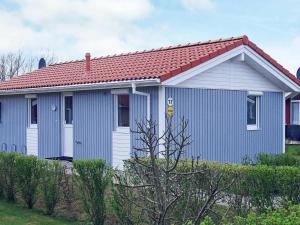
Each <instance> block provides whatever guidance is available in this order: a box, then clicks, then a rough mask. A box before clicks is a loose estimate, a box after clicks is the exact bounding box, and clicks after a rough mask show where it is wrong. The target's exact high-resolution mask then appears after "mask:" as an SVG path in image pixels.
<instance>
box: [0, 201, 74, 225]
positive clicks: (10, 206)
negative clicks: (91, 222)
mask: <svg viewBox="0 0 300 225" xmlns="http://www.w3.org/2000/svg"><path fill="white" fill-rule="evenodd" d="M0 224H1V225H71V224H73V225H79V223H77V222H75V221H72V220H68V219H66V218H61V217H50V216H46V215H44V214H43V213H42V212H41V211H37V210H34V209H33V210H29V209H26V208H24V207H22V206H20V205H18V204H15V203H7V202H4V201H0Z"/></svg>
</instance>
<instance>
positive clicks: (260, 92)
mask: <svg viewBox="0 0 300 225" xmlns="http://www.w3.org/2000/svg"><path fill="white" fill-rule="evenodd" d="M263 94H264V93H263V92H262V91H248V95H253V96H262V95H263Z"/></svg>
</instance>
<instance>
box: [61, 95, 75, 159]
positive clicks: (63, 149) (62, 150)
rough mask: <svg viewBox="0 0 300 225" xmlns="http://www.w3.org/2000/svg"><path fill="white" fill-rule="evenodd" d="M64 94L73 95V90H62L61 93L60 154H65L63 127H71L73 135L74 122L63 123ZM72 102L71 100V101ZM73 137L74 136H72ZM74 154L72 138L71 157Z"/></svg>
mask: <svg viewBox="0 0 300 225" xmlns="http://www.w3.org/2000/svg"><path fill="white" fill-rule="evenodd" d="M66 96H73V92H62V93H61V104H60V105H61V110H60V111H61V112H60V113H61V156H64V157H68V156H65V127H69V128H72V129H73V135H74V124H71V125H70V124H68V125H67V124H65V121H66V120H65V97H66ZM72 103H73V102H72ZM73 139H74V136H73ZM73 156H74V140H73V149H72V157H73Z"/></svg>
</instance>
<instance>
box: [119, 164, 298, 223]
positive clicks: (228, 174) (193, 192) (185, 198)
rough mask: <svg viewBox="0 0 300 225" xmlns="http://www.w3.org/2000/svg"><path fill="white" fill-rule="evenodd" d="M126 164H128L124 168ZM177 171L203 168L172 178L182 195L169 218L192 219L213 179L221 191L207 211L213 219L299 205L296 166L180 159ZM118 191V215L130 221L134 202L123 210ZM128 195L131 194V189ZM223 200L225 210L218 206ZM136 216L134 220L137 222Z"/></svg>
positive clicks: (204, 200) (212, 186)
mask: <svg viewBox="0 0 300 225" xmlns="http://www.w3.org/2000/svg"><path fill="white" fill-rule="evenodd" d="M160 163H161V164H162V165H163V163H164V162H163V161H162V160H160ZM192 164H193V165H192ZM128 165H130V164H127V166H126V167H125V168H127V167H128ZM192 168H193V169H192ZM135 169H137V168H131V167H129V168H127V170H126V173H127V176H128V174H130V176H134V170H135ZM176 170H177V172H180V173H183V174H184V173H187V172H189V171H192V170H194V171H202V172H201V173H195V174H193V175H191V176H189V177H188V179H178V180H176V181H175V182H176V184H175V183H174V187H176V188H181V189H182V195H181V197H180V200H179V201H178V202H177V204H176V205H173V206H172V209H171V210H170V217H172V218H174V221H181V223H185V222H186V221H193V219H192V218H194V217H195V214H196V213H197V208H201V207H202V206H203V204H205V203H206V200H207V199H206V197H207V196H209V195H210V193H211V191H213V190H214V188H215V187H216V186H215V185H214V184H216V181H217V182H218V190H223V191H221V192H220V193H219V194H218V195H217V196H215V197H216V199H215V200H216V201H217V202H218V203H221V204H218V205H216V207H219V208H216V207H213V208H212V210H213V211H214V212H213V213H211V214H208V215H210V216H211V217H212V218H213V219H214V220H216V221H218V220H220V219H221V218H222V217H228V218H233V217H234V216H241V217H245V216H247V215H248V214H249V213H250V212H251V211H255V212H257V213H258V214H261V213H265V212H266V210H267V209H268V208H270V209H275V208H278V207H285V206H287V204H288V203H289V202H292V203H293V204H300V168H299V167H293V166H276V167H274V166H267V165H260V164H258V165H239V164H221V163H218V162H205V161H198V162H195V161H194V162H192V160H181V161H180V163H179V164H178V166H177V168H176ZM131 179H132V178H131ZM137 179H138V178H137ZM145 183H146V181H145ZM227 187H228V188H227ZM118 191H119V192H118V193H119V195H117V198H116V199H117V201H119V205H117V206H118V207H117V209H118V214H119V217H122V218H123V221H125V220H127V221H130V219H132V218H134V217H136V210H134V211H132V210H131V211H130V210H129V212H128V210H127V209H131V208H134V207H133V206H134V204H131V205H130V202H127V205H128V206H127V207H126V208H125V209H122V207H121V206H122V204H125V202H124V201H122V199H120V194H122V191H123V192H124V190H122V189H120V188H119V190H118ZM127 191H128V190H127ZM131 194H132V195H133V197H134V192H133V193H131ZM133 199H134V198H133ZM224 203H225V205H226V207H225V209H224V207H223V208H222V207H220V206H222V205H224ZM182 212H184V213H182ZM216 212H217V213H216ZM141 213H142V212H141ZM217 214H218V215H217ZM124 219H125V220H124ZM137 219H138V218H135V219H133V220H134V221H137Z"/></svg>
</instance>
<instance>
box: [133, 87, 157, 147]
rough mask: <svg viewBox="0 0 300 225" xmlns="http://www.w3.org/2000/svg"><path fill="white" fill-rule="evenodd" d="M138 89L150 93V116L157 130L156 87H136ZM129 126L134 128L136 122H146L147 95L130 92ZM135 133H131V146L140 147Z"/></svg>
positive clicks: (135, 127)
mask: <svg viewBox="0 0 300 225" xmlns="http://www.w3.org/2000/svg"><path fill="white" fill-rule="evenodd" d="M137 90H138V91H141V92H145V93H149V94H150V108H151V111H150V116H151V118H152V120H153V121H154V122H155V123H156V124H157V130H156V131H157V132H158V122H159V121H158V87H144V88H138V89H137ZM129 104H130V128H131V130H134V131H135V130H136V129H137V126H136V123H137V122H144V123H146V118H147V97H146V96H141V95H134V94H131V96H130V103H129ZM137 139H138V135H137V134H131V147H132V148H133V147H140V146H141V144H142V143H141V142H140V141H138V140H137Z"/></svg>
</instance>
